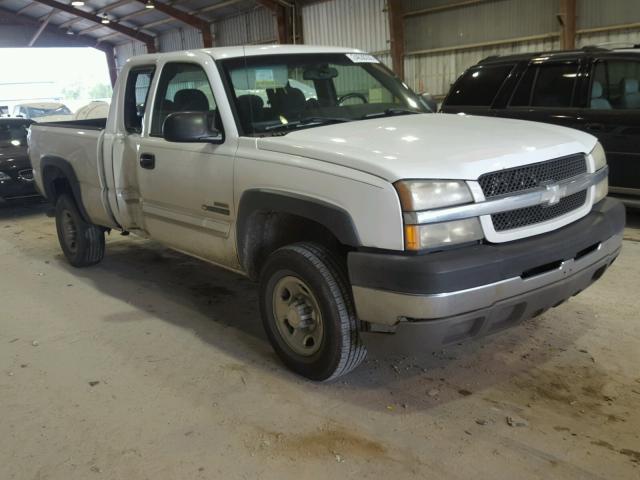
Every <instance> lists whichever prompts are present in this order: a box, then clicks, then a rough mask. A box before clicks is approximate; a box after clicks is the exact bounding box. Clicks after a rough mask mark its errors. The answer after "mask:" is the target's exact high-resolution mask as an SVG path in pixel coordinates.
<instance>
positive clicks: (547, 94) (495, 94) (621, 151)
mask: <svg viewBox="0 0 640 480" xmlns="http://www.w3.org/2000/svg"><path fill="white" fill-rule="evenodd" d="M639 83H640V46H639V45H636V46H635V47H633V48H625V49H616V50H609V49H604V48H598V47H586V48H583V49H582V50H577V51H565V52H548V53H527V54H518V55H509V56H504V57H499V56H493V57H488V58H486V59H484V60H482V61H481V62H480V63H478V64H477V65H475V66H473V67H471V68H470V69H468V70H467V71H466V72H465V73H463V74H462V75H461V76H460V78H459V79H458V80H457V81H456V83H455V84H454V85H453V86H452V88H451V90H450V91H449V94H448V95H447V97H446V98H445V100H444V102H443V104H442V111H443V112H445V113H461V112H463V113H467V114H472V115H487V116H497V117H508V118H518V119H522V120H533V121H538V122H548V123H555V124H557V125H563V126H565V127H572V128H577V129H579V130H584V131H586V132H588V133H591V134H592V135H595V136H596V137H598V140H599V141H600V143H602V145H603V146H604V149H605V151H606V153H607V160H608V162H609V169H610V170H609V184H610V187H609V191H610V193H611V194H614V195H616V196H619V197H620V198H621V199H622V200H623V201H624V202H625V203H626V204H627V205H633V206H636V207H640V91H639V89H638V84H639ZM505 133H507V132H505Z"/></svg>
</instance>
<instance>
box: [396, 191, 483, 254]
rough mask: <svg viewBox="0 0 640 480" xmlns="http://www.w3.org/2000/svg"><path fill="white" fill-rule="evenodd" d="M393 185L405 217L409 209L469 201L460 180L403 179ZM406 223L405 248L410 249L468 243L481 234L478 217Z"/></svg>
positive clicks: (422, 208)
mask: <svg viewBox="0 0 640 480" xmlns="http://www.w3.org/2000/svg"><path fill="white" fill-rule="evenodd" d="M395 187H396V190H397V191H398V196H399V197H400V205H401V206H402V211H403V212H405V219H406V218H407V215H410V214H411V213H412V212H419V211H422V210H431V209H435V208H442V207H452V206H456V205H463V204H465V203H472V202H473V196H472V195H471V191H470V190H469V187H468V186H467V183H466V182H463V181H460V180H403V181H400V182H396V183H395ZM407 223H408V224H406V225H405V227H404V239H405V248H406V249H407V250H412V251H418V250H426V249H434V248H439V247H445V246H448V245H455V244H459V243H469V242H474V241H477V240H480V239H482V238H483V237H484V234H483V232H482V227H481V225H480V220H479V219H478V218H466V219H464V220H454V221H451V222H441V223H429V224H423V225H413V224H411V223H412V222H411V221H409V222H407Z"/></svg>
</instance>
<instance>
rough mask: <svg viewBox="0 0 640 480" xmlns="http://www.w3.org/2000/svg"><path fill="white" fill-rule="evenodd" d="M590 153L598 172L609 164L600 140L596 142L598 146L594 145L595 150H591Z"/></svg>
mask: <svg viewBox="0 0 640 480" xmlns="http://www.w3.org/2000/svg"><path fill="white" fill-rule="evenodd" d="M589 155H591V156H592V157H593V163H594V165H595V171H596V172H597V171H598V170H600V169H601V168H603V167H604V166H606V165H607V156H606V155H605V153H604V148H602V145H601V144H600V142H598V143H596V146H595V147H593V150H591V153H590V154H589Z"/></svg>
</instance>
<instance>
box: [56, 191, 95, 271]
mask: <svg viewBox="0 0 640 480" xmlns="http://www.w3.org/2000/svg"><path fill="white" fill-rule="evenodd" d="M56 230H57V231H58V241H59V242H60V247H62V251H63V252H64V255H65V257H67V260H68V261H69V263H70V264H71V265H73V266H74V267H88V266H89V265H95V264H96V263H98V262H100V260H102V258H103V257H104V249H105V246H104V231H103V230H102V229H101V228H100V227H98V226H96V225H93V224H91V223H87V222H85V221H84V219H83V218H82V215H80V212H79V211H78V207H77V206H76V203H75V201H74V200H73V198H71V196H69V195H66V194H65V195H60V197H58V201H57V202H56Z"/></svg>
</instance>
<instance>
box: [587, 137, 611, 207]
mask: <svg viewBox="0 0 640 480" xmlns="http://www.w3.org/2000/svg"><path fill="white" fill-rule="evenodd" d="M589 155H591V157H592V158H593V165H594V169H595V171H596V172H597V171H598V170H600V169H602V168H604V167H606V166H607V156H606V154H605V153H604V148H602V145H601V144H600V142H598V143H596V146H595V147H593V150H591V153H590V154H589ZM608 193H609V179H608V178H605V179H604V180H602V181H601V182H600V183H598V184H597V185H595V186H594V195H593V203H598V202H599V201H600V200H602V199H603V198H604V197H606V196H607V194H608Z"/></svg>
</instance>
